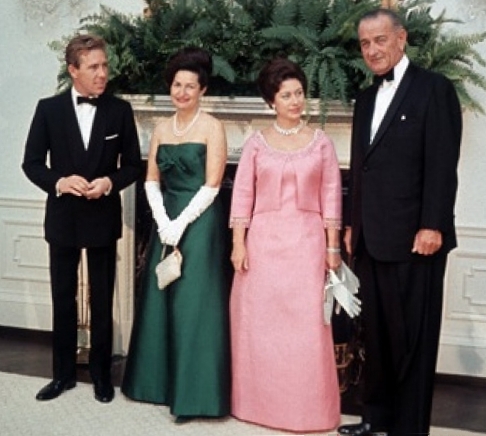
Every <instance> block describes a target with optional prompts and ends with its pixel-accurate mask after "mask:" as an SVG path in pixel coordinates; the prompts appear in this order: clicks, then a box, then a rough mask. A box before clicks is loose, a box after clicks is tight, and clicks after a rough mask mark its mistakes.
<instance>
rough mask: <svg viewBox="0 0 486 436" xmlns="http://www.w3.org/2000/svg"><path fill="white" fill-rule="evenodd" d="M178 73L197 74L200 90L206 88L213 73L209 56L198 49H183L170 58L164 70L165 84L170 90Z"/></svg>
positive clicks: (204, 51)
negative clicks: (188, 72)
mask: <svg viewBox="0 0 486 436" xmlns="http://www.w3.org/2000/svg"><path fill="white" fill-rule="evenodd" d="M178 71H190V72H191V73H194V74H197V76H198V82H199V85H200V86H201V88H206V87H207V86H208V82H209V77H210V76H211V73H212V71H213V60H212V58H211V55H210V54H209V53H208V52H207V51H206V50H204V49H202V48H199V47H185V48H183V49H181V50H179V51H178V52H177V53H175V54H174V55H172V56H171V58H170V59H169V62H168V64H167V68H166V70H165V76H164V77H165V82H166V84H167V86H168V87H169V88H170V87H171V85H172V82H173V81H174V77H175V75H176V74H177V72H178Z"/></svg>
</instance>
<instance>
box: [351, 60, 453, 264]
mask: <svg viewBox="0 0 486 436" xmlns="http://www.w3.org/2000/svg"><path fill="white" fill-rule="evenodd" d="M377 90H378V86H377V85H372V86H371V87H369V88H367V89H366V90H365V91H363V92H362V93H361V94H360V96H359V97H358V99H357V100H356V105H355V108H354V118H353V130H352V139H351V144H352V145H351V167H350V182H349V184H350V185H349V195H348V200H349V201H350V204H349V205H348V206H347V207H346V208H345V217H344V219H345V223H346V224H347V225H350V226H351V227H352V247H353V252H356V248H357V245H358V242H359V241H364V243H365V245H366V248H367V250H368V252H369V253H370V255H371V256H372V257H374V258H375V259H377V260H380V261H391V262H401V261H407V260H410V259H411V256H412V254H411V250H412V246H413V241H414V237H415V235H416V233H417V231H418V230H419V229H435V230H439V231H440V232H441V233H442V236H443V246H442V248H441V250H440V251H439V253H447V252H448V251H449V250H451V249H452V248H454V247H455V246H456V235H455V229H454V203H455V198H456V190H457V163H458V159H459V146H460V142H461V134H462V115H461V107H460V104H459V101H458V98H457V94H456V92H455V89H454V87H453V85H452V83H451V82H450V81H449V80H448V79H447V78H445V77H444V76H442V75H439V74H436V73H433V72H430V71H427V70H424V69H422V68H419V67H417V66H416V65H414V64H412V63H411V64H409V66H408V68H407V70H406V72H405V74H404V76H403V78H402V81H401V82H400V85H399V87H398V89H397V90H396V93H395V96H394V97H393V100H392V102H391V103H390V106H389V108H388V110H387V112H386V114H385V116H384V118H383V121H382V123H381V125H380V126H379V128H378V131H377V132H376V134H375V137H374V139H373V141H372V142H371V144H370V131H371V122H372V117H373V110H374V105H375V98H376V93H377Z"/></svg>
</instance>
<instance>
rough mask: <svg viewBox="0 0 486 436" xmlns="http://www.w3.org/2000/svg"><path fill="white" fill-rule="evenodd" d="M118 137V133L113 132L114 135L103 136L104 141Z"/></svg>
mask: <svg viewBox="0 0 486 436" xmlns="http://www.w3.org/2000/svg"><path fill="white" fill-rule="evenodd" d="M117 137H118V133H115V134H114V135H110V136H105V141H109V140H110V139H115V138H117Z"/></svg>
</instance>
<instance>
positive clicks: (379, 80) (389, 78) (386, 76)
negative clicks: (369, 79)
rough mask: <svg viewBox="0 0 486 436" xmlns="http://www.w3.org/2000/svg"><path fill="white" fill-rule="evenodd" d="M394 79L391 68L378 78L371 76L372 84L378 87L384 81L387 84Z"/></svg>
mask: <svg viewBox="0 0 486 436" xmlns="http://www.w3.org/2000/svg"><path fill="white" fill-rule="evenodd" d="M394 79H395V76H394V74H393V68H392V69H391V70H390V71H388V73H386V74H383V75H381V76H378V75H376V76H373V83H374V84H375V85H378V86H380V85H381V84H382V83H383V81H384V80H386V81H387V82H392V81H393V80H394Z"/></svg>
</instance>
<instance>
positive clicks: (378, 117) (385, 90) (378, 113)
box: [370, 55, 410, 144]
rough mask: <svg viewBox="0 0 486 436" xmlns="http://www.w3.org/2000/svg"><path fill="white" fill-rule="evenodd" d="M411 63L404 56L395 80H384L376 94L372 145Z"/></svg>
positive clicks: (395, 71)
mask: <svg viewBox="0 0 486 436" xmlns="http://www.w3.org/2000/svg"><path fill="white" fill-rule="evenodd" d="M409 63H410V61H409V59H408V57H407V55H403V57H402V59H400V62H398V64H396V65H395V68H394V71H393V74H394V79H393V80H391V81H386V80H384V81H383V82H382V84H381V85H380V87H379V88H378V92H377V93H376V101H375V110H374V111H373V120H372V122H371V137H370V144H371V142H373V138H374V137H375V135H376V132H377V131H378V128H379V127H380V124H381V122H382V121H383V117H384V116H385V114H386V111H387V110H388V107H389V106H390V103H391V101H392V100H393V97H394V96H395V92H396V91H397V88H398V85H400V82H401V80H402V78H403V75H404V74H405V70H406V69H407V67H408V64H409Z"/></svg>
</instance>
